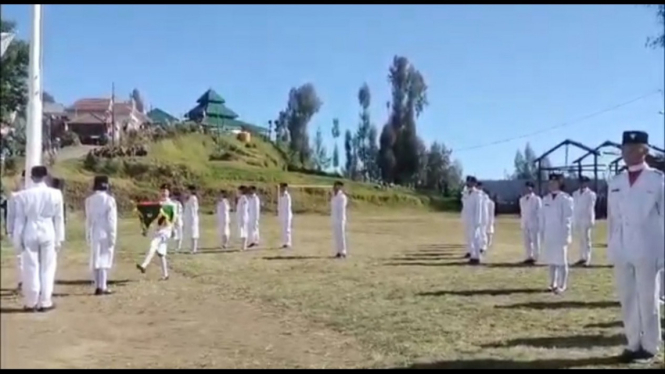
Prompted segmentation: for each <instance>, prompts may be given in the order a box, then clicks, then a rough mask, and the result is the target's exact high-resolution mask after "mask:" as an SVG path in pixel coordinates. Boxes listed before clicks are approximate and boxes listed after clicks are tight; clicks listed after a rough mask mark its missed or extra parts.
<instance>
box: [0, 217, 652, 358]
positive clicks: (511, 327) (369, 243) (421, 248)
mask: <svg viewBox="0 0 665 374" xmlns="http://www.w3.org/2000/svg"><path fill="white" fill-rule="evenodd" d="M72 216H73V215H72ZM261 224H262V236H263V241H264V243H263V246H262V248H261V249H260V250H256V251H249V252H246V253H239V252H237V251H233V250H230V251H229V252H228V253H223V252H220V251H218V250H217V249H215V248H214V247H216V246H217V236H216V234H215V232H214V231H213V217H212V216H206V217H204V219H203V220H202V240H201V246H202V247H203V248H204V249H203V250H202V252H203V253H200V254H198V255H188V254H177V255H175V254H174V255H171V256H170V260H171V263H170V265H171V271H172V275H171V279H170V280H168V281H165V282H164V281H159V280H158V279H159V268H158V265H157V263H156V262H155V263H154V264H153V266H152V267H151V268H149V269H148V272H147V274H146V275H141V274H139V273H138V271H136V269H135V268H134V264H135V263H136V262H137V261H141V260H142V259H143V255H144V252H145V249H146V248H147V242H148V239H147V238H144V237H141V236H140V234H139V228H138V222H137V221H136V220H135V219H127V220H123V221H122V222H121V229H120V233H121V234H120V238H119V248H118V249H117V257H116V269H115V270H114V273H113V279H114V280H115V282H116V284H115V287H114V291H115V294H114V295H112V296H105V297H95V296H92V295H91V291H92V288H91V286H90V285H89V284H88V283H87V279H89V275H88V272H87V259H88V254H87V251H86V250H85V248H84V243H83V233H82V228H81V224H80V220H78V219H77V218H76V217H75V216H73V217H72V218H71V222H70V223H69V225H68V230H69V231H68V242H67V246H66V248H65V249H64V250H63V252H62V253H61V254H60V267H59V273H58V285H57V286H56V293H57V297H56V299H55V301H56V303H57V305H58V309H56V310H55V311H54V312H52V313H51V314H23V313H19V312H18V309H19V308H20V306H21V305H20V300H19V298H18V297H17V296H16V295H14V294H12V292H11V290H10V289H11V288H13V287H14V286H15V273H14V269H13V266H14V265H13V261H14V260H13V256H12V252H11V250H9V249H7V248H8V246H7V245H3V256H2V299H1V304H2V343H1V347H2V352H1V353H2V357H1V360H0V362H1V363H2V368H3V369H4V368H19V367H22V368H25V367H39V368H56V367H57V368H128V367H133V368H212V367H224V368H332V367H336V368H358V367H360V368H375V367H381V368H400V367H415V368H541V369H542V368H574V367H605V368H607V367H621V366H620V365H617V364H616V363H615V360H614V359H613V356H615V355H616V354H618V353H620V351H621V349H622V344H623V336H622V331H621V326H620V322H619V307H618V303H617V302H616V301H615V300H616V299H615V296H614V291H613V289H614V287H613V279H612V273H611V269H610V268H609V267H608V266H607V265H606V259H605V253H604V248H597V249H595V252H594V255H595V258H594V264H595V265H594V266H593V267H592V268H588V269H578V268H575V269H573V270H572V271H571V276H570V284H569V289H568V291H567V292H566V293H565V294H563V295H558V296H556V295H552V294H550V293H547V292H545V291H544V289H545V288H546V286H547V270H546V268H543V267H529V268H526V267H522V266H519V265H516V263H518V262H519V261H520V260H522V256H523V254H522V253H523V251H522V248H521V245H520V244H519V243H520V239H519V227H518V222H517V220H516V219H513V218H509V217H507V218H504V217H499V218H498V220H497V228H496V229H497V230H496V231H497V234H496V238H495V245H494V247H493V248H492V249H491V251H490V254H489V256H488V257H487V259H486V264H485V265H484V266H480V267H469V266H466V265H465V264H464V262H463V260H462V259H461V255H462V254H463V252H464V251H463V249H462V246H461V243H462V230H461V226H460V223H459V219H458V217H457V216H456V215H444V214H433V213H404V214H388V213H386V214H382V215H361V214H360V213H356V212H350V221H349V234H348V236H349V239H348V240H349V253H350V256H349V258H348V259H346V260H333V259H331V255H332V245H331V243H332V239H331V230H330V226H329V218H328V217H326V216H318V215H297V216H296V217H295V220H294V249H293V250H292V251H291V252H285V251H283V250H279V249H275V247H276V246H277V244H278V242H277V241H278V230H277V222H276V218H275V217H274V216H271V215H270V216H269V215H264V216H263V217H262V223H261ZM604 231H605V230H604V223H600V225H599V227H598V229H597V230H596V232H595V236H596V239H597V241H599V242H602V241H603V240H601V238H603V237H604ZM4 244H6V243H4ZM570 257H571V260H574V259H577V248H576V246H574V247H573V248H572V249H571V251H570ZM657 366H658V367H660V366H662V361H660V362H658V363H655V364H653V367H654V368H655V367H657ZM638 367H639V366H638Z"/></svg>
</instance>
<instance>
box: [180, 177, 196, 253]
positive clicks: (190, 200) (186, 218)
mask: <svg viewBox="0 0 665 374" xmlns="http://www.w3.org/2000/svg"><path fill="white" fill-rule="evenodd" d="M186 199H187V200H185V206H184V215H183V225H184V233H185V235H186V236H187V237H188V238H189V239H190V240H191V242H192V248H191V251H192V253H196V251H197V250H198V243H199V198H198V197H196V187H195V186H193V185H190V186H189V187H187V197H186Z"/></svg>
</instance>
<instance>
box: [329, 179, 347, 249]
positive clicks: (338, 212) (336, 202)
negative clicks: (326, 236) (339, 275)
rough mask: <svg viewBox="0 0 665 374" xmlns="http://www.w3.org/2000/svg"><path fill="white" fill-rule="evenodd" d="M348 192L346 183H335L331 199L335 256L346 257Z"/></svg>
mask: <svg viewBox="0 0 665 374" xmlns="http://www.w3.org/2000/svg"><path fill="white" fill-rule="evenodd" d="M347 202H348V200H347V198H346V194H345V193H344V183H342V182H340V181H336V182H335V183H334V184H333V196H332V199H330V218H331V221H332V229H333V243H334V246H335V258H346V256H347V248H346V205H347Z"/></svg>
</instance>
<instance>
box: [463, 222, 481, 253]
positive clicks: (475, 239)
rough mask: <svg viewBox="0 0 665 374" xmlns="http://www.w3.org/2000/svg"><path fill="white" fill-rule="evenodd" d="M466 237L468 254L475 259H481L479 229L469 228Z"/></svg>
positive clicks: (465, 233) (465, 231) (465, 232)
mask: <svg viewBox="0 0 665 374" xmlns="http://www.w3.org/2000/svg"><path fill="white" fill-rule="evenodd" d="M464 236H465V241H466V252H467V253H468V254H469V255H470V256H471V258H473V259H479V258H480V238H479V237H480V232H479V230H478V228H469V227H466V228H465V229H464Z"/></svg>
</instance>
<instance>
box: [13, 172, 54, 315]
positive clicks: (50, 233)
mask: <svg viewBox="0 0 665 374" xmlns="http://www.w3.org/2000/svg"><path fill="white" fill-rule="evenodd" d="M47 175H48V171H47V169H46V167H44V166H35V167H33V168H32V170H31V171H30V177H31V178H32V182H33V185H32V186H31V187H30V188H28V189H25V190H23V191H21V192H19V193H18V194H17V195H16V196H15V198H16V202H15V204H16V205H15V212H14V213H15V218H14V227H13V233H12V241H13V244H14V248H20V249H21V255H22V257H23V259H22V260H23V274H22V279H23V288H22V291H23V305H24V308H25V309H26V310H33V311H48V310H52V309H54V308H55V304H53V301H52V296H53V288H54V286H55V273H56V269H57V252H58V251H59V250H60V248H61V246H62V242H63V241H64V240H65V221H64V217H63V215H64V212H63V211H64V208H63V205H64V203H63V201H62V193H60V191H58V190H56V189H54V188H51V187H49V186H47V185H46V181H45V179H46V177H47Z"/></svg>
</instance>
